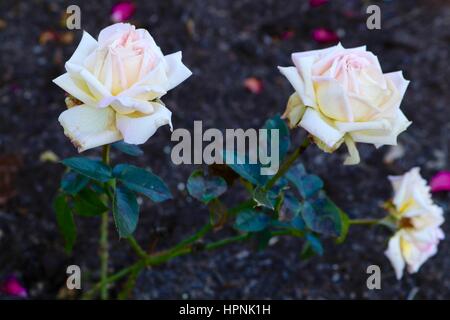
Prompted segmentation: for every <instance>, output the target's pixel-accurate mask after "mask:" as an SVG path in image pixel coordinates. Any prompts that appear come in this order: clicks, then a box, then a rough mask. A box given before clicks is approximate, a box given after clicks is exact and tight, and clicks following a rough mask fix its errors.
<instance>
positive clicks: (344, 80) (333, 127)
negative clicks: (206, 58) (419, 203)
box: [279, 44, 410, 164]
mask: <svg viewBox="0 0 450 320" xmlns="http://www.w3.org/2000/svg"><path fill="white" fill-rule="evenodd" d="M292 60H293V62H294V65H295V67H294V66H293V67H279V70H280V71H281V73H282V74H283V75H284V76H285V77H286V78H287V79H288V80H289V82H290V83H291V85H292V86H293V87H294V89H295V93H294V94H293V95H292V96H291V97H290V99H289V101H288V105H287V108H286V111H285V113H284V115H283V117H284V118H287V119H288V122H289V126H290V127H291V128H293V127H296V126H300V127H303V128H304V129H305V130H306V131H308V132H309V133H310V134H311V135H312V136H313V138H314V140H315V142H316V143H317V145H318V146H319V147H320V148H322V149H323V150H324V151H327V152H332V151H334V150H336V149H337V148H339V146H340V145H341V144H342V143H343V142H345V144H346V145H347V148H348V149H349V153H350V156H349V157H348V158H347V159H346V161H345V164H356V163H359V153H358V150H357V148H356V146H355V142H363V143H372V144H374V145H375V146H376V147H379V146H382V145H396V144H397V136H398V134H399V133H400V132H402V131H404V130H405V129H406V128H407V127H408V126H409V125H410V122H409V121H408V119H406V117H405V115H404V114H403V112H402V111H401V110H400V103H401V101H402V98H403V95H404V94H405V91H406V88H407V86H408V83H409V81H407V80H405V79H404V78H403V75H402V72H401V71H398V72H391V73H383V71H382V70H381V67H380V64H379V62H378V58H377V57H376V56H375V55H374V54H373V53H371V52H369V51H366V48H365V47H358V48H352V49H345V48H343V47H342V45H341V44H338V45H336V46H333V47H330V48H327V49H323V50H312V51H306V52H297V53H293V54H292Z"/></svg>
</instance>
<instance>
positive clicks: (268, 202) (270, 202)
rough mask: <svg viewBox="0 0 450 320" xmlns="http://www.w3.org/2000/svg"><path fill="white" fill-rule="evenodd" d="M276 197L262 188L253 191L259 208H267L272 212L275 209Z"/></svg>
mask: <svg viewBox="0 0 450 320" xmlns="http://www.w3.org/2000/svg"><path fill="white" fill-rule="evenodd" d="M276 197H277V196H276V194H273V193H270V192H267V191H265V190H264V188H261V187H256V188H255V189H254V190H253V200H255V202H256V205H257V206H258V207H266V208H269V209H271V210H273V209H275V204H276Z"/></svg>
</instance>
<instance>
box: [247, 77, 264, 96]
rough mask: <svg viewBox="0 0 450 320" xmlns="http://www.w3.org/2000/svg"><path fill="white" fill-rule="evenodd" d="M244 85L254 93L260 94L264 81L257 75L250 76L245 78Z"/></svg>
mask: <svg viewBox="0 0 450 320" xmlns="http://www.w3.org/2000/svg"><path fill="white" fill-rule="evenodd" d="M244 87H245V88H246V89H247V90H248V91H250V92H251V93H254V94H260V93H261V92H262V91H263V83H262V81H261V80H259V79H258V78H255V77H250V78H247V79H245V80H244Z"/></svg>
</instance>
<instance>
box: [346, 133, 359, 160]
mask: <svg viewBox="0 0 450 320" xmlns="http://www.w3.org/2000/svg"><path fill="white" fill-rule="evenodd" d="M344 142H345V145H346V146H347V150H348V156H347V158H345V161H344V165H355V164H358V163H359V162H360V158H359V151H358V148H356V144H355V142H354V141H353V139H352V138H351V137H349V136H348V135H345V137H344Z"/></svg>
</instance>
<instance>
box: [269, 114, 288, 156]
mask: <svg viewBox="0 0 450 320" xmlns="http://www.w3.org/2000/svg"><path fill="white" fill-rule="evenodd" d="M263 129H268V130H273V129H278V134H279V136H278V137H279V151H278V154H279V157H280V161H282V160H283V159H284V157H285V156H286V154H287V151H288V150H289V147H290V145H291V139H290V136H289V134H290V131H289V128H288V126H287V125H286V122H285V121H284V120H283V119H281V118H280V116H279V115H276V116H274V117H272V118H270V119H268V120H267V121H266V123H265V124H264V126H263ZM267 146H268V150H269V153H268V154H272V150H271V149H270V148H271V134H270V132H268V134H267Z"/></svg>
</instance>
